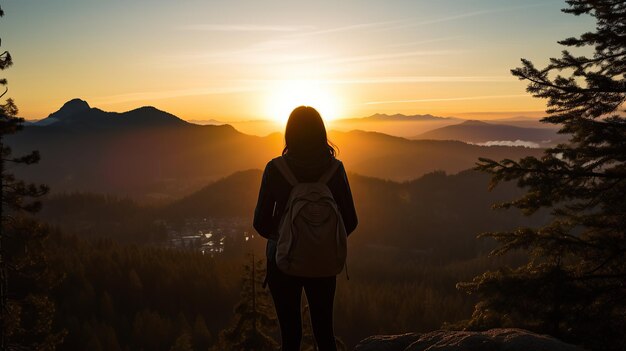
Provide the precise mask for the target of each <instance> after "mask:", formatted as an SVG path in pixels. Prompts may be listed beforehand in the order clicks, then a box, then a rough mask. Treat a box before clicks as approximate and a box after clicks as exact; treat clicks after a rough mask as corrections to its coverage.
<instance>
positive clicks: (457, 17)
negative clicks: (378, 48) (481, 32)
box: [386, 2, 550, 29]
mask: <svg viewBox="0 0 626 351" xmlns="http://www.w3.org/2000/svg"><path fill="white" fill-rule="evenodd" d="M548 5H550V4H549V3H547V2H542V3H534V4H526V5H519V6H511V7H503V8H496V9H491V10H479V11H471V12H466V13H459V14H456V15H451V16H445V17H440V18H433V19H430V20H425V21H418V22H412V23H407V24H404V25H399V26H394V27H388V28H386V29H402V28H410V27H417V26H424V25H429V24H436V23H443V22H450V21H456V20H461V19H465V18H471V17H477V16H483V15H489V14H494V13H502V12H512V11H518V10H524V9H530V8H535V7H544V6H548ZM403 22H409V20H405V21H403Z"/></svg>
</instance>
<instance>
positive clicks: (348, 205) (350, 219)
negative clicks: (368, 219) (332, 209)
mask: <svg viewBox="0 0 626 351" xmlns="http://www.w3.org/2000/svg"><path fill="white" fill-rule="evenodd" d="M332 181H333V183H334V184H332V185H333V188H335V189H336V191H333V196H334V197H335V202H337V206H338V207H339V212H341V218H343V224H344V225H345V226H346V233H347V234H348V235H350V233H352V232H353V231H354V229H356V226H357V224H358V223H359V221H358V219H357V216H356V209H355V208H354V200H353V199H352V191H351V190H350V184H349V183H348V176H347V175H346V170H345V168H344V167H343V163H341V164H340V165H339V168H338V169H337V173H336V174H335V176H334V177H333V179H332ZM331 189H332V188H331Z"/></svg>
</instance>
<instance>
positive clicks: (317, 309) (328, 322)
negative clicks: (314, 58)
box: [254, 106, 357, 351]
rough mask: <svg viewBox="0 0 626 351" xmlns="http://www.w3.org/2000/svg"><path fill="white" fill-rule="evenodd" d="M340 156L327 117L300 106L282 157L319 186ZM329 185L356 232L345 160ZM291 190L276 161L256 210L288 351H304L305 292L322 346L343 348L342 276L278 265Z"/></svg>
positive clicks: (291, 118) (326, 350)
mask: <svg viewBox="0 0 626 351" xmlns="http://www.w3.org/2000/svg"><path fill="white" fill-rule="evenodd" d="M335 153H336V152H335V149H334V147H333V146H331V144H330V143H329V142H328V139H327V136H326V128H325V127H324V122H323V120H322V117H321V116H320V114H319V113H318V112H317V111H316V110H315V109H314V108H312V107H308V106H300V107H298V108H296V109H295V110H293V112H291V115H290V116H289V120H288V121H287V127H286V129H285V148H284V150H283V154H282V157H283V158H284V159H285V161H286V163H287V165H288V166H289V169H290V170H291V171H292V173H293V174H294V175H295V177H296V178H297V180H298V182H301V183H302V182H317V181H318V180H319V179H320V177H321V176H322V175H323V174H324V173H325V172H326V171H327V169H329V167H330V165H331V164H332V163H333V162H336V161H335ZM326 184H327V185H328V188H329V189H330V191H331V192H332V194H333V197H334V199H335V202H336V203H337V207H338V209H339V213H340V215H341V217H342V219H343V223H344V225H345V229H346V233H347V234H350V233H351V232H352V231H354V229H355V228H356V226H357V217H356V211H355V209H354V203H353V201H352V193H351V192H350V186H349V185H348V178H347V177H346V171H345V169H344V167H343V164H341V163H340V162H339V167H338V168H337V170H336V171H335V172H334V173H333V175H332V177H331V178H330V180H329V181H328V182H327V183H326ZM291 188H292V186H291V185H290V183H289V182H288V181H287V179H285V177H284V176H283V175H282V174H281V172H280V171H279V170H278V169H277V167H276V165H275V164H274V162H272V161H270V162H268V164H267V166H266V167H265V171H264V172H263V179H262V181H261V189H260V191H259V199H258V202H257V206H256V209H255V212H254V228H255V229H256V230H257V231H258V232H259V234H260V235H262V236H263V237H265V238H267V239H268V241H267V250H266V254H267V277H266V281H267V284H268V285H269V288H270V292H271V294H272V299H273V300H274V306H275V308H276V314H277V315H278V321H279V324H280V332H281V339H282V350H283V351H297V350H300V342H301V340H302V315H301V310H300V304H301V298H302V289H304V292H305V293H306V298H307V301H308V305H309V313H310V315H311V324H312V326H313V334H314V336H315V340H316V342H317V346H318V348H319V350H320V351H334V350H336V349H337V348H336V345H335V335H334V331H333V301H334V298H335V286H336V276H334V275H333V276H328V277H320V278H317V277H316V278H310V277H298V276H293V275H288V274H285V273H283V272H282V271H281V270H280V269H279V268H278V267H277V265H276V243H277V242H276V240H277V238H278V226H279V222H280V219H281V215H282V213H283V211H284V210H285V205H286V203H287V200H288V198H289V194H290V191H291ZM320 254H324V253H320Z"/></svg>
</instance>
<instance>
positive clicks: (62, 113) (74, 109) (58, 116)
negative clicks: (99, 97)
mask: <svg viewBox="0 0 626 351" xmlns="http://www.w3.org/2000/svg"><path fill="white" fill-rule="evenodd" d="M90 109H91V106H89V104H88V103H87V101H85V100H82V99H78V98H76V99H72V100H70V101H68V102H66V103H64V104H63V106H61V108H60V109H59V110H58V111H56V112H53V113H51V114H50V115H48V117H46V118H44V119H42V120H39V121H37V122H35V124H36V125H40V126H45V125H49V124H52V123H56V122H58V121H62V120H67V119H68V118H69V117H71V116H73V115H75V114H78V113H81V112H84V111H89V110H90Z"/></svg>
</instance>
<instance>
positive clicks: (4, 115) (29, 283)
mask: <svg viewBox="0 0 626 351" xmlns="http://www.w3.org/2000/svg"><path fill="white" fill-rule="evenodd" d="M2 16H4V12H3V11H2V9H1V8H0V17H2ZM12 64H13V60H12V58H11V54H10V53H9V52H8V51H4V52H2V53H0V70H4V69H7V68H8V67H10V66H11V65H12ZM0 85H2V86H4V87H5V89H4V92H2V93H1V94H0V98H2V97H4V96H5V95H6V93H7V92H8V88H7V87H6V85H7V80H6V79H4V78H2V79H0ZM17 112H18V110H17V106H16V105H15V103H14V101H13V99H10V98H9V99H6V101H5V102H4V103H3V104H0V204H1V206H0V218H1V225H0V323H1V324H2V325H1V328H0V349H2V350H7V349H23V348H27V349H39V348H48V349H50V348H54V345H56V344H57V343H58V342H59V341H60V340H61V334H56V335H55V334H53V333H52V332H51V331H52V316H53V314H54V304H53V303H52V301H51V300H50V299H49V298H48V296H47V294H46V292H47V290H48V289H49V288H50V284H51V281H50V277H51V276H50V274H49V272H48V271H47V268H46V266H45V255H44V254H43V247H42V241H43V239H44V238H45V237H46V235H47V228H46V227H43V226H41V225H40V224H39V223H37V222H35V221H33V220H31V219H27V218H23V217H22V216H21V215H22V214H23V213H25V212H26V213H34V212H36V211H38V210H39V208H40V207H41V203H40V202H39V201H38V200H37V198H39V197H41V196H43V195H45V194H46V193H47V192H48V187H47V186H45V185H35V184H30V183H26V182H24V181H22V180H18V179H16V178H15V176H13V175H12V174H11V173H8V172H7V171H8V168H9V166H10V165H29V164H33V163H36V162H38V161H39V153H38V152H37V151H33V152H31V153H29V154H27V155H24V156H20V157H14V156H12V155H11V148H10V147H9V146H7V145H6V144H5V140H4V136H5V135H9V134H13V133H16V132H18V131H19V130H21V129H22V128H23V122H24V119H23V118H19V117H17Z"/></svg>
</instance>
